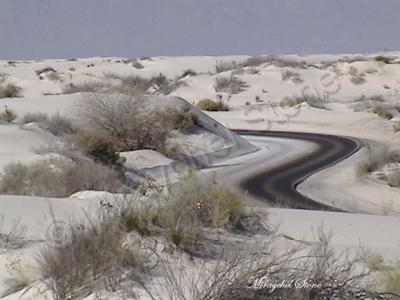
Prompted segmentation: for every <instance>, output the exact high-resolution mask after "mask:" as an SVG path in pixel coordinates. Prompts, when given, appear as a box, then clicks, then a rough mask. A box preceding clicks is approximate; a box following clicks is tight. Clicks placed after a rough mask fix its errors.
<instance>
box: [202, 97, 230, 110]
mask: <svg viewBox="0 0 400 300" xmlns="http://www.w3.org/2000/svg"><path fill="white" fill-rule="evenodd" d="M197 106H198V107H199V108H200V109H201V110H207V111H228V110H229V107H228V105H226V104H225V103H224V102H223V101H221V100H220V101H214V100H211V99H202V100H200V101H199V102H197Z"/></svg>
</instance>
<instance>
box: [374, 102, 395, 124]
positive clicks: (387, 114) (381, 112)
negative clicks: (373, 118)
mask: <svg viewBox="0 0 400 300" xmlns="http://www.w3.org/2000/svg"><path fill="white" fill-rule="evenodd" d="M371 112H372V113H374V114H376V115H378V116H380V117H381V118H384V119H388V120H390V119H392V118H393V114H392V113H391V111H390V108H389V107H387V106H384V105H375V106H374V107H372V108H371Z"/></svg>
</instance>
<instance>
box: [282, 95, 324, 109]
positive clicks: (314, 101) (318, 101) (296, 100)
mask: <svg viewBox="0 0 400 300" xmlns="http://www.w3.org/2000/svg"><path fill="white" fill-rule="evenodd" d="M301 103H307V104H308V105H309V106H311V107H314V108H319V109H326V105H325V101H324V99H322V98H320V97H317V96H311V95H305V96H303V97H285V98H284V99H283V100H282V101H281V103H280V105H281V106H289V107H292V106H296V105H299V104H301Z"/></svg>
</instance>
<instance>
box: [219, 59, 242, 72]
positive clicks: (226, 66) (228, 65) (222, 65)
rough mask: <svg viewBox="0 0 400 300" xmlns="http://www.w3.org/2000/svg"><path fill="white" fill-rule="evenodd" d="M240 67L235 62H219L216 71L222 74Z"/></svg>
mask: <svg viewBox="0 0 400 300" xmlns="http://www.w3.org/2000/svg"><path fill="white" fill-rule="evenodd" d="M239 67H240V66H239V65H238V64H237V63H236V62H235V61H230V62H227V61H219V62H217V64H216V66H215V69H216V72H217V74H218V73H222V72H227V71H232V70H236V69H237V68H239Z"/></svg>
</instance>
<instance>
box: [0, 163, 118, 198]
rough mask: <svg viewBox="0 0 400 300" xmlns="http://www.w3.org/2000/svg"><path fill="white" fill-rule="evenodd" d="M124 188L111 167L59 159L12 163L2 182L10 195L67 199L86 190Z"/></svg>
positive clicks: (0, 186)
mask: <svg viewBox="0 0 400 300" xmlns="http://www.w3.org/2000/svg"><path fill="white" fill-rule="evenodd" d="M121 188H122V183H121V181H120V180H119V175H118V173H117V172H116V171H114V170H113V169H111V168H108V167H106V166H104V165H101V164H96V163H94V162H92V161H85V160H81V161H78V162H73V161H69V160H66V159H60V158H58V159H57V158H50V159H43V160H38V161H34V162H32V163H31V164H22V163H9V164H7V165H6V166H5V167H4V170H3V174H2V176H1V179H0V193H2V194H9V195H27V196H42V197H68V196H70V195H72V194H74V193H76V192H79V191H83V190H96V191H109V192H118V191H120V190H121Z"/></svg>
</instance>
